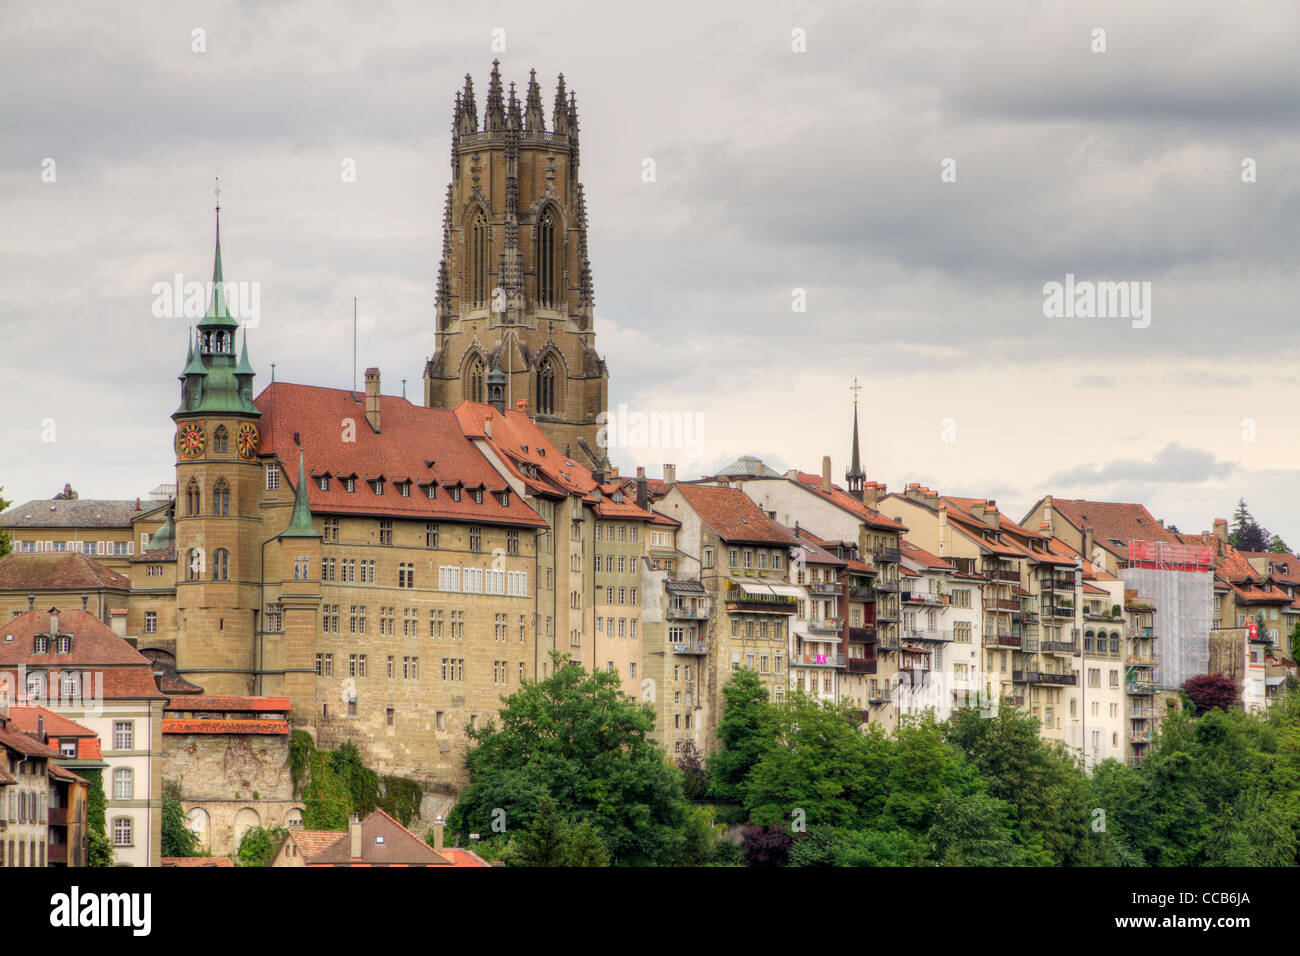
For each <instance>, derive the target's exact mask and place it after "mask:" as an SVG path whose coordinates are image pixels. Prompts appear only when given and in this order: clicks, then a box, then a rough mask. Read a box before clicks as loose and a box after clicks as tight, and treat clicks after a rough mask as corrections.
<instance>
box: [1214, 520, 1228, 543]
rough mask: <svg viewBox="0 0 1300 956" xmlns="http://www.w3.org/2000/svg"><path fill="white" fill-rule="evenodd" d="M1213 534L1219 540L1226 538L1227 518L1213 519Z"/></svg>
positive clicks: (1225, 539)
mask: <svg viewBox="0 0 1300 956" xmlns="http://www.w3.org/2000/svg"><path fill="white" fill-rule="evenodd" d="M1214 536H1215V537H1216V538H1218V539H1219V540H1220V541H1227V540H1228V519H1226V518H1215V519H1214Z"/></svg>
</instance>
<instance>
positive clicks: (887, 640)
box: [876, 632, 898, 651]
mask: <svg viewBox="0 0 1300 956" xmlns="http://www.w3.org/2000/svg"><path fill="white" fill-rule="evenodd" d="M876 646H877V647H879V648H880V649H881V650H882V651H896V650H898V635H897V634H890V633H887V632H881V633H880V634H879V635H878V636H877V640H876Z"/></svg>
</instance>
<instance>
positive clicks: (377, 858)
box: [307, 810, 450, 866]
mask: <svg viewBox="0 0 1300 956" xmlns="http://www.w3.org/2000/svg"><path fill="white" fill-rule="evenodd" d="M342 836H343V839H341V840H337V841H335V842H334V843H331V844H330V845H329V846H328V847H326V848H325V849H324V850H322V851H320V852H319V853H317V854H316V855H315V856H313V857H311V858H310V859H308V860H307V865H308V866H331V865H351V864H358V863H359V864H362V865H365V864H386V865H389V866H392V865H402V864H405V865H408V866H411V865H415V866H447V865H449V863H450V861H449V860H448V859H447V858H446V857H444V856H440V855H439V854H438V853H437V852H436V851H435V850H434V849H433V847H431V846H429V844H427V843H425V842H424V841H423V840H421V839H420V838H419V837H418V836H416V835H415V834H414V833H412V832H411V831H410V830H408V829H406V827H404V826H402V825H401V824H400V823H398V822H397V821H396V820H394V819H393V818H392V817H391V816H389V815H388V814H387V813H385V812H384V811H383V810H375V811H374V812H372V813H371V814H370V816H368V817H366V818H365V819H364V820H363V821H361V856H360V857H353V856H352V855H351V854H352V840H351V834H350V832H345V833H343V834H342ZM380 838H382V840H383V842H382V843H381V842H379V839H380Z"/></svg>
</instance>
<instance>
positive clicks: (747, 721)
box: [708, 668, 770, 803]
mask: <svg viewBox="0 0 1300 956" xmlns="http://www.w3.org/2000/svg"><path fill="white" fill-rule="evenodd" d="M722 699H723V701H724V704H723V709H722V717H721V719H719V721H718V746H719V750H718V751H717V752H716V753H715V754H714V755H713V756H712V757H710V758H709V762H708V767H709V791H708V792H709V795H710V796H711V797H713V798H714V799H715V800H721V801H723V802H725V803H741V802H743V800H744V786H745V779H746V778H747V777H748V776H749V771H750V770H751V769H752V768H753V766H754V764H756V763H757V762H758V758H759V756H760V755H761V754H762V753H763V751H765V750H766V749H767V738H766V736H765V735H766V733H767V729H766V723H765V720H764V718H765V716H766V714H767V711H768V708H769V706H770V705H769V704H768V691H767V688H766V687H765V686H763V681H762V679H761V678H760V677H759V676H758V674H757V673H756V672H755V671H753V670H752V669H750V668H745V669H744V670H739V671H736V672H735V673H734V674H732V675H731V679H730V680H728V681H727V683H726V684H725V685H723V688H722Z"/></svg>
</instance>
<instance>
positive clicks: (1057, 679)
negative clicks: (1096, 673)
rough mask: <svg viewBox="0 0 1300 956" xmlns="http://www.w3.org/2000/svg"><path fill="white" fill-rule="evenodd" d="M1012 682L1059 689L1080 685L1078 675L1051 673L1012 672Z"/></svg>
mask: <svg viewBox="0 0 1300 956" xmlns="http://www.w3.org/2000/svg"><path fill="white" fill-rule="evenodd" d="M1011 680H1012V682H1013V683H1016V684H1050V685H1054V686H1057V687H1074V686H1076V685H1077V684H1078V683H1079V677H1078V675H1077V674H1073V673H1070V674H1058V673H1054V672H1051V671H1029V670H1024V671H1012V672H1011Z"/></svg>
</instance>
